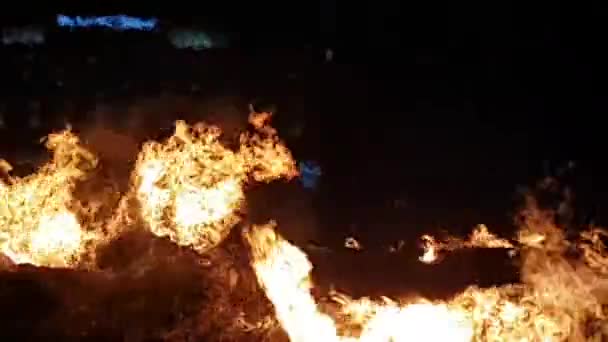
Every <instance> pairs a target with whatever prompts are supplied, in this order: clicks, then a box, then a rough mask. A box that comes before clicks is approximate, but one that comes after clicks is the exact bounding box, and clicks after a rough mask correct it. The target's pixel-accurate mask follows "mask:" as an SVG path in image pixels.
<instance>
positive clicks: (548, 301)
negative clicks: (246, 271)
mask: <svg viewBox="0 0 608 342" xmlns="http://www.w3.org/2000/svg"><path fill="white" fill-rule="evenodd" d="M536 224H538V222H536ZM274 226H275V225H274V223H270V224H268V225H265V226H255V227H253V228H251V229H249V230H247V231H246V232H245V234H244V235H245V239H246V241H247V242H248V244H249V246H250V248H251V250H252V260H251V263H252V266H253V268H254V270H255V272H256V275H257V277H258V282H259V283H260V285H261V287H262V288H263V289H264V291H265V292H266V295H267V296H268V298H269V299H270V301H271V302H272V303H273V304H274V306H275V310H276V315H277V318H278V321H279V322H280V323H281V325H282V327H283V328H284V329H285V331H286V332H287V334H288V336H289V337H290V339H291V341H473V340H475V341H477V340H483V341H566V340H568V341H589V340H593V341H601V340H604V339H605V338H607V337H608V326H607V324H606V319H605V318H606V312H605V310H606V309H605V306H606V304H608V291H607V290H608V284H607V279H608V277H607V274H606V273H602V272H601V271H602V270H603V268H602V267H605V265H606V260H608V259H605V258H607V256H606V253H605V250H604V249H603V245H600V242H599V241H598V236H599V235H598V234H600V233H599V231H600V230H597V229H595V230H593V231H592V232H591V233H588V234H587V235H584V236H583V239H584V241H585V243H586V244H582V245H581V248H582V249H583V250H584V251H586V252H585V253H587V254H590V255H591V256H590V257H586V258H585V260H587V263H581V262H576V261H574V262H573V261H569V260H567V258H566V257H565V255H563V254H554V250H552V249H537V248H535V247H527V246H525V245H524V247H523V249H524V250H522V254H523V257H524V262H523V264H524V266H523V269H522V274H523V276H522V284H520V285H507V286H502V287H493V288H487V289H480V288H477V287H470V288H468V289H467V290H465V291H464V292H463V293H461V294H459V295H458V296H456V297H455V298H453V299H451V300H449V301H447V302H430V301H427V300H425V299H423V298H419V299H417V300H416V301H409V302H404V303H398V301H393V300H390V299H386V298H385V299H384V300H382V301H375V300H371V299H369V298H363V299H358V300H354V299H351V298H349V297H348V296H347V295H344V294H339V293H338V294H335V295H334V296H333V301H334V302H335V303H337V304H338V305H339V307H340V308H339V311H338V317H331V316H330V315H328V314H325V313H323V311H322V310H321V309H320V305H319V304H317V303H316V302H315V300H314V298H313V296H312V295H311V292H310V291H311V289H312V287H313V284H312V282H311V280H310V275H309V274H310V271H311V270H312V265H311V264H310V262H309V261H308V259H307V257H306V255H305V254H304V253H303V252H302V251H301V250H299V249H298V248H297V247H295V246H293V245H291V244H289V243H288V242H287V241H286V240H284V239H283V238H281V237H280V236H279V235H278V234H277V233H276V232H275V229H274ZM554 228H555V227H554V226H551V224H550V223H547V222H544V223H543V225H541V226H526V227H524V228H522V229H523V230H524V231H529V232H533V231H534V232H537V233H538V234H541V232H545V233H547V232H553V233H555V232H556V231H554V230H553V229H554ZM471 240H472V241H477V240H475V239H471ZM483 240H484V241H485V242H483V243H484V244H485V245H486V246H487V247H488V248H492V247H493V246H496V245H497V244H495V243H489V242H488V241H487V240H486V239H485V238H484V239H483ZM545 240H547V241H554V240H555V241H557V238H556V237H554V236H549V235H546V236H545ZM429 241H430V239H429ZM475 243H476V242H475ZM499 245H500V246H503V244H502V243H500V244H499ZM338 318H341V319H338Z"/></svg>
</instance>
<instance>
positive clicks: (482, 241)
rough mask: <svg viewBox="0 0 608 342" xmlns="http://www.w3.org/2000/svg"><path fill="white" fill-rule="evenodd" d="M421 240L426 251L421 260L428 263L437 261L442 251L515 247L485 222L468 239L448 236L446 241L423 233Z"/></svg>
mask: <svg viewBox="0 0 608 342" xmlns="http://www.w3.org/2000/svg"><path fill="white" fill-rule="evenodd" d="M421 240H422V246H423V248H424V253H423V254H422V256H420V258H419V260H420V261H422V262H424V263H426V264H432V263H435V262H437V261H438V258H439V254H440V253H441V252H445V251H453V250H456V249H460V248H514V245H513V244H512V243H511V242H510V241H509V240H506V239H501V238H498V237H497V236H496V235H494V234H492V233H490V231H489V230H488V227H486V226H485V225H483V224H481V225H479V226H477V227H476V228H475V229H474V230H473V232H472V233H471V235H470V236H469V238H468V239H467V240H462V239H458V238H455V237H448V238H447V239H445V241H439V240H437V239H436V238H434V237H432V236H430V235H423V236H422V237H421Z"/></svg>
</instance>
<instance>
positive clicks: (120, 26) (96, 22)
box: [57, 14, 158, 31]
mask: <svg viewBox="0 0 608 342" xmlns="http://www.w3.org/2000/svg"><path fill="white" fill-rule="evenodd" d="M57 25H59V26H61V27H70V28H75V27H107V28H111V29H113V30H116V31H126V30H138V31H151V30H154V29H155V28H156V25H158V19H156V18H150V19H142V18H137V17H130V16H127V15H124V14H119V15H109V16H103V17H80V16H76V17H69V16H67V15H63V14H58V15H57Z"/></svg>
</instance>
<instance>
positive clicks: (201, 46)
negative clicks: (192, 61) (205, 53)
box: [168, 29, 222, 50]
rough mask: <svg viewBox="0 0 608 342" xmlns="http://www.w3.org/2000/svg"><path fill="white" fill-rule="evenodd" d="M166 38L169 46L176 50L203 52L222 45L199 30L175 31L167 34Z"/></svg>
mask: <svg viewBox="0 0 608 342" xmlns="http://www.w3.org/2000/svg"><path fill="white" fill-rule="evenodd" d="M168 37H169V40H170V41H171V44H173V46H175V47H176V48H178V49H192V50H205V49H211V48H214V47H218V45H222V44H218V42H217V41H216V40H215V39H213V38H212V37H211V36H210V35H209V34H208V33H206V32H204V31H199V30H190V29H175V30H171V31H170V32H169V34H168ZM219 43H221V42H219Z"/></svg>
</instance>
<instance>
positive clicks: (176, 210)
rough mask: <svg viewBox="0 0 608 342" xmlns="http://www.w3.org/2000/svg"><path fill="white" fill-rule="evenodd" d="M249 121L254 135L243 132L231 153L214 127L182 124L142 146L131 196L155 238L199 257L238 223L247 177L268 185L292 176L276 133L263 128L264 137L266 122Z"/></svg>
mask: <svg viewBox="0 0 608 342" xmlns="http://www.w3.org/2000/svg"><path fill="white" fill-rule="evenodd" d="M252 118H257V117H256V116H255V115H252ZM265 120H266V119H265ZM252 122H254V123H255V124H256V128H257V129H258V130H259V131H258V133H255V134H247V133H243V134H242V135H241V138H240V142H241V146H240V148H239V150H238V151H236V152H235V151H232V150H230V149H229V148H227V147H226V146H224V145H222V143H221V142H220V140H219V137H220V135H221V131H220V129H219V128H218V127H214V126H208V125H205V124H198V125H196V126H195V127H190V126H188V125H187V124H186V123H185V122H183V121H178V122H177V124H176V130H175V134H174V135H173V136H172V137H170V138H169V139H168V140H167V141H165V142H162V143H159V142H155V141H152V142H148V143H147V144H145V145H144V146H143V149H142V151H141V153H140V155H139V158H138V161H137V165H136V173H135V184H136V187H137V190H136V196H137V199H138V200H139V202H140V204H141V214H142V217H143V218H144V219H145V221H146V222H147V223H148V224H149V226H150V229H151V230H152V232H153V233H154V234H156V235H158V236H167V237H169V238H170V239H171V240H172V241H174V242H176V243H177V244H179V245H183V246H192V247H193V248H195V249H196V250H197V251H199V252H204V251H206V250H208V249H210V248H212V247H214V246H216V245H218V244H219V243H220V242H221V241H222V240H223V239H224V238H225V237H226V236H227V235H228V233H229V231H230V228H231V227H233V226H234V225H235V224H236V223H238V222H239V220H240V212H239V210H240V209H241V207H242V202H243V199H244V191H243V187H244V185H246V183H247V182H248V181H249V179H250V178H249V177H250V176H251V177H252V178H253V180H255V181H269V180H272V179H277V178H280V177H283V176H285V177H288V178H290V177H293V176H295V175H296V171H295V170H296V168H295V163H294V161H293V158H292V157H291V153H290V152H289V150H288V149H287V148H286V147H285V146H284V145H283V144H282V143H281V142H280V141H279V140H278V138H277V137H276V135H274V134H275V133H276V132H275V131H274V130H273V129H270V128H268V129H267V131H269V132H270V133H268V134H266V133H264V129H266V127H267V126H264V122H265V121H264V122H259V120H258V119H256V120H253V119H252Z"/></svg>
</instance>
